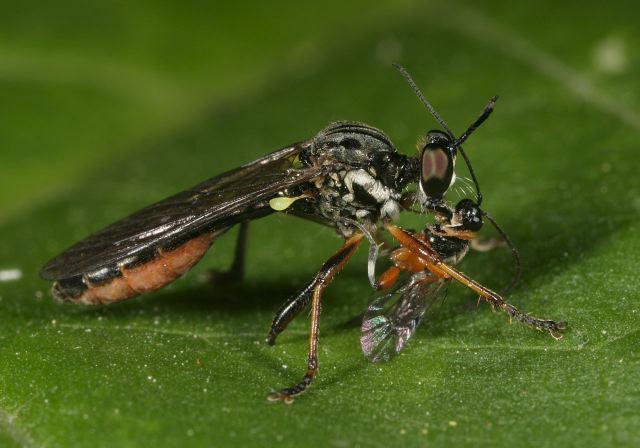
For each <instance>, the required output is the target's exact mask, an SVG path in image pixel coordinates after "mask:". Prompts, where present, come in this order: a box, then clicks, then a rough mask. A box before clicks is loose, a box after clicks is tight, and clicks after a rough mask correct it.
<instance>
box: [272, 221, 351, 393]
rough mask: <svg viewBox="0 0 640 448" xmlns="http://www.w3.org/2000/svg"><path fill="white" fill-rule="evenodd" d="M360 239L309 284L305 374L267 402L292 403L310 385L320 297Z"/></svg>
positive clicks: (346, 246) (314, 365) (315, 356)
mask: <svg viewBox="0 0 640 448" xmlns="http://www.w3.org/2000/svg"><path fill="white" fill-rule="evenodd" d="M362 238H363V235H362V234H357V235H354V236H352V237H351V238H349V239H348V240H347V241H345V243H344V245H343V246H342V247H341V248H340V250H339V251H338V252H336V253H335V254H334V255H333V256H332V257H331V258H329V259H328V260H327V261H326V262H325V263H324V264H323V265H322V267H321V268H320V271H319V272H318V274H316V277H315V278H314V280H313V281H312V282H311V283H310V284H309V286H311V285H313V289H312V291H313V292H312V293H311V330H310V331H309V354H308V356H307V372H306V373H305V375H304V377H303V378H302V380H301V381H300V382H299V383H297V384H295V385H294V386H292V387H288V388H286V389H282V390H281V391H280V392H275V393H273V394H271V395H269V396H268V397H267V399H268V400H269V401H283V402H284V403H287V404H290V403H293V399H294V397H295V396H296V395H299V394H301V393H302V392H304V391H305V390H306V389H307V387H309V385H310V384H311V381H312V380H313V377H314V375H315V374H316V371H317V370H318V336H319V334H320V309H321V303H320V299H321V297H322V292H323V291H324V289H325V288H326V287H327V286H328V285H329V283H331V280H333V278H334V277H335V276H336V274H338V273H339V272H340V271H341V270H342V268H344V266H345V265H346V264H347V261H349V259H350V258H351V256H352V255H353V254H354V252H355V251H356V249H357V247H358V245H359V244H360V242H361V241H362ZM303 291H304V290H303ZM292 302H295V300H294V301H290V302H288V303H292ZM282 314H285V313H282Z"/></svg>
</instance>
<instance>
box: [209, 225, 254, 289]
mask: <svg viewBox="0 0 640 448" xmlns="http://www.w3.org/2000/svg"><path fill="white" fill-rule="evenodd" d="M248 229H249V221H242V222H241V223H240V228H239V229H238V237H237V239H236V250H235V252H234V255H233V261H232V262H231V266H230V267H229V269H228V270H226V271H218V270H215V269H212V270H210V271H208V272H207V273H206V274H205V280H206V281H207V282H209V283H213V284H217V285H220V284H222V285H226V284H230V283H239V282H241V281H242V280H243V279H244V266H245V258H246V253H247V230H248Z"/></svg>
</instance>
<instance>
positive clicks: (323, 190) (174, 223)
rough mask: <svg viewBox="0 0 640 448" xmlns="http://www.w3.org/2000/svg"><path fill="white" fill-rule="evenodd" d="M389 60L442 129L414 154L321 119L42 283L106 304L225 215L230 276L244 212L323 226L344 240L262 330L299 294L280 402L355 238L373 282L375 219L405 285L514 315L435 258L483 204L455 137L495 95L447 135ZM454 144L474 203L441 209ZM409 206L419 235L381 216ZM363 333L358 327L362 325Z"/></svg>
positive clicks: (155, 274) (116, 231) (151, 276)
mask: <svg viewBox="0 0 640 448" xmlns="http://www.w3.org/2000/svg"><path fill="white" fill-rule="evenodd" d="M397 68H398V69H399V70H400V72H401V73H402V74H403V76H405V78H406V79H407V80H408V81H409V83H410V85H411V86H412V87H413V88H414V90H415V91H416V93H417V94H418V96H419V97H420V99H421V100H422V102H423V103H424V104H425V105H426V106H427V108H428V109H429V110H430V112H431V113H432V114H433V115H434V116H435V117H436V119H437V120H438V121H439V122H440V124H441V125H442V126H443V127H444V129H445V130H444V131H431V132H429V133H428V134H427V136H426V139H425V141H424V144H423V145H422V148H421V153H420V155H419V156H417V157H415V156H407V155H404V154H400V153H398V151H397V150H396V148H395V147H394V145H393V144H392V143H391V141H390V140H389V138H388V137H387V136H386V135H385V134H384V133H383V132H382V131H380V130H378V129H376V128H374V127H371V126H369V125H366V124H363V123H357V122H349V121H344V122H336V123H332V124H330V125H329V126H327V127H326V128H325V129H323V130H322V131H320V133H318V135H316V136H315V137H313V138H311V139H309V140H305V141H301V142H298V143H295V144H292V145H290V146H287V147H285V148H283V149H280V150H278V151H275V152H273V153H271V154H268V155H266V156H264V157H261V158H259V159H257V160H255V161H253V162H250V163H248V164H246V165H243V166H241V167H239V168H236V169H234V170H231V171H228V172H226V173H223V174H220V175H218V176H216V177H213V178H211V179H209V180H207V181H204V182H203V183H200V184H198V185H196V186H194V187H193V188H190V189H188V190H186V191H183V192H181V193H178V194H176V195H174V196H171V197H169V198H167V199H165V200H163V201H160V202H158V203H156V204H153V205H151V206H148V207H146V208H144V209H142V210H140V211H138V212H135V213H133V214H132V215H130V216H128V217H126V218H124V219H122V220H120V221H117V222H116V223H114V224H112V225H110V226H108V227H106V228H105V229H103V230H100V231H98V232H96V233H94V234H92V235H90V236H89V237H87V238H86V239H84V240H82V241H80V242H79V243H77V244H75V245H74V246H72V247H71V248H69V249H67V250H66V251H64V252H63V253H62V254H60V255H58V256H57V257H55V258H53V259H52V260H51V261H49V262H48V263H47V264H46V265H45V266H44V267H43V268H42V270H41V271H40V275H41V277H42V278H44V279H46V280H52V281H54V282H55V283H54V285H53V294H54V296H55V297H57V298H58V299H61V300H65V301H71V302H76V303H81V304H87V305H94V304H108V303H113V302H117V301H120V300H124V299H128V298H131V297H134V296H137V295H139V294H143V293H147V292H151V291H155V290H157V289H160V288H162V287H164V286H165V285H167V284H169V283H171V282H172V281H174V280H175V279H176V278H178V277H179V276H181V275H182V274H183V273H185V272H186V271H187V270H188V269H190V268H191V267H192V266H193V265H194V264H196V263H197V262H198V261H199V260H200V259H201V257H202V256H203V255H204V254H205V252H206V251H207V249H209V247H210V246H211V245H212V244H213V242H214V241H215V240H216V239H217V238H218V237H220V236H221V235H222V234H224V233H225V232H227V231H228V230H229V229H230V228H232V227H233V226H234V225H236V224H240V226H241V228H240V232H239V237H238V242H237V249H236V255H235V259H234V262H233V264H232V267H231V269H230V270H229V272H228V273H227V275H228V276H230V277H231V278H235V279H239V278H241V276H242V272H243V260H244V246H245V244H244V239H245V235H246V232H247V226H248V222H249V221H250V220H253V219H258V218H262V217H264V216H267V215H270V214H272V213H274V212H281V213H286V214H290V215H295V216H299V217H303V218H307V219H310V220H313V221H316V222H319V223H322V224H325V225H327V226H330V227H333V228H334V229H335V230H336V231H337V233H338V234H339V235H340V236H341V237H342V238H343V239H344V244H343V245H342V247H341V248H340V249H339V250H338V251H337V252H336V253H335V254H334V255H333V256H331V257H330V258H329V259H328V260H327V261H326V262H325V263H324V264H323V265H322V267H321V268H320V271H319V272H318V273H317V274H316V276H315V277H314V278H313V279H312V280H311V281H310V282H309V283H308V284H307V285H306V286H304V287H303V288H302V289H301V290H300V291H299V292H298V293H296V294H295V295H294V296H293V297H291V298H290V299H289V300H288V301H287V302H286V303H285V304H284V305H283V306H282V308H281V309H280V310H279V311H278V313H277V314H276V316H275V318H274V320H273V323H272V325H271V330H270V331H269V334H268V337H267V341H268V343H269V344H274V343H275V340H276V337H277V336H278V334H279V333H281V332H282V331H283V330H284V329H285V328H286V326H287V324H288V323H289V322H290V321H291V320H292V319H293V318H294V317H296V316H297V315H298V314H299V313H300V312H301V311H302V310H303V309H305V308H306V307H308V306H309V305H311V329H310V335H309V355H308V359H307V371H306V373H305V375H304V377H303V378H302V380H301V381H300V382H299V383H297V384H295V385H294V386H292V387H289V388H285V389H282V390H281V391H280V392H277V393H273V394H271V395H270V396H269V399H270V400H274V401H284V402H286V403H290V402H292V401H293V397H294V396H296V395H298V394H300V393H302V392H304V391H305V389H306V388H307V387H308V386H309V384H310V383H311V381H312V379H313V377H314V375H315V373H316V371H317V369H318V334H319V319H320V309H321V298H322V293H323V291H324V289H325V288H326V287H327V286H328V285H329V283H330V282H331V280H332V279H333V278H334V277H335V275H336V274H338V273H339V272H340V271H341V270H342V269H343V268H344V266H345V264H346V263H347V261H348V260H349V259H350V258H351V256H352V255H353V254H354V252H355V251H356V248H357V247H358V246H359V245H360V243H361V242H362V241H363V240H364V239H365V238H366V239H368V240H369V241H370V242H371V243H372V245H371V250H370V253H369V279H370V282H371V283H372V284H374V283H376V281H375V276H374V269H375V263H376V258H377V249H378V246H377V241H378V240H379V232H380V231H381V230H382V229H387V230H388V231H389V232H390V233H391V234H392V235H393V236H394V237H395V238H396V239H397V240H398V241H399V243H400V244H401V245H402V247H403V248H404V249H402V250H405V251H407V253H409V254H411V257H413V258H415V260H416V263H415V265H416V266H418V269H413V268H408V267H407V265H404V264H402V263H398V261H397V260H398V259H399V258H400V257H399V256H396V255H392V259H393V260H394V262H395V263H396V265H397V269H401V270H402V269H404V270H409V271H411V272H412V275H411V283H410V284H409V285H408V286H405V288H409V289H411V290H412V291H413V290H418V291H419V292H420V293H426V294H427V295H429V291H426V289H427V287H426V286H425V287H423V286H420V287H419V288H416V287H415V286H412V285H414V284H420V285H423V284H426V283H429V282H430V283H439V282H441V281H444V280H440V279H448V278H453V279H455V280H457V281H460V282H462V283H464V284H466V285H467V286H469V287H470V288H472V289H474V291H476V292H477V293H478V294H480V295H481V296H482V297H484V298H486V299H487V300H489V302H490V303H492V304H494V305H495V306H498V307H500V308H503V309H506V310H507V311H508V310H510V309H513V310H514V311H513V312H512V313H510V314H511V315H513V316H515V317H518V318H519V316H521V315H520V314H518V313H517V311H515V308H513V307H511V306H510V305H506V304H504V301H502V299H501V298H499V296H498V295H497V294H495V293H492V292H491V291H489V290H487V289H486V288H483V287H482V286H480V285H478V284H477V283H475V282H473V281H472V280H470V279H469V278H467V277H466V276H464V275H463V274H461V273H459V272H458V271H456V270H455V269H453V268H452V267H451V266H450V265H449V264H447V262H450V261H451V260H452V256H454V257H459V254H458V253H462V252H464V251H466V245H467V241H468V240H469V239H470V237H471V235H472V234H473V232H475V231H476V230H477V229H478V224H477V222H476V221H477V220H481V219H482V216H483V212H481V211H480V209H479V203H480V200H481V195H480V192H479V189H478V188H477V180H476V178H475V174H474V173H473V170H472V169H471V165H470V164H469V160H468V158H467V156H466V154H465V153H464V150H463V149H462V146H461V145H462V143H463V142H464V141H465V140H466V139H467V138H468V137H469V135H471V133H472V132H473V131H474V130H475V129H476V128H477V127H478V126H479V125H480V124H482V123H483V122H484V121H485V120H486V119H487V117H488V116H489V115H490V114H491V112H492V111H493V105H494V101H495V100H494V99H492V100H491V101H490V102H489V104H488V105H487V106H486V107H485V109H484V110H483V112H482V114H481V115H480V116H479V118H478V119H477V120H476V121H475V122H474V123H473V124H472V125H471V126H470V127H469V128H468V129H467V130H466V131H465V132H464V133H463V134H462V135H461V137H460V138H455V137H454V135H453V133H452V132H451V131H450V130H449V128H448V127H447V126H446V124H445V123H444V121H442V119H441V118H440V117H439V115H438V114H437V113H436V112H435V111H434V110H433V108H432V107H431V106H430V105H429V103H428V102H427V101H426V100H425V99H424V96H422V94H421V93H420V91H419V90H418V88H417V86H416V85H415V83H414V82H413V80H412V79H411V78H410V76H409V75H408V73H407V72H406V71H405V70H404V69H403V68H401V67H397ZM458 153H460V154H461V155H462V156H463V158H464V160H465V162H466V163H467V165H468V166H469V170H470V174H471V177H472V178H473V180H474V182H475V184H476V191H477V192H478V195H477V202H478V204H477V205H474V207H471V206H469V207H467V206H460V207H458V208H456V209H453V208H452V207H451V206H450V205H449V204H448V203H447V201H446V200H445V193H446V192H447V190H448V189H449V187H450V186H451V185H452V184H453V183H454V182H455V170H454V168H455V160H456V156H457V154H458ZM411 184H417V189H414V190H413V191H412V190H411V189H410V188H409V187H410V185H411ZM414 207H418V208H419V210H420V211H421V212H423V213H435V214H436V215H437V216H440V217H441V218H440V219H441V220H442V225H441V226H440V227H437V228H436V227H427V231H426V232H428V233H424V234H423V235H419V234H412V233H408V232H405V231H403V230H401V229H399V228H397V227H394V226H393V225H392V224H391V223H392V222H393V221H394V220H395V219H396V218H397V217H398V215H399V214H400V212H401V211H402V210H405V209H412V208H414ZM469 219H471V220H472V221H473V225H471V224H469ZM465 220H466V221H465ZM430 234H433V235H435V237H436V239H438V241H440V240H439V238H444V240H442V241H445V240H446V241H450V242H451V243H452V244H453V248H450V247H449V245H447V244H439V243H438V244H434V242H435V241H431V240H430V239H429V238H430V237H425V236H424V235H430ZM399 250H400V249H399ZM395 253H397V252H394V254H395ZM390 277H393V274H392V273H387V274H386V276H383V283H384V284H386V285H388V284H390V283H392V281H391V280H390ZM423 277H424V278H426V279H428V280H425V279H423ZM436 279H437V280H436ZM383 286H384V285H383ZM412 297H413V296H411V298H409V299H406V298H404V299H403V300H404V301H405V302H410V303H411V304H413V302H414V301H416V300H417V299H414V298H412ZM505 307H507V308H505ZM509 307H510V308H509ZM396 314H397V313H396ZM523 316H524V315H523ZM521 320H524V321H525V322H526V323H528V324H530V325H532V326H534V327H536V328H538V329H542V330H546V331H548V332H549V333H551V334H552V335H553V336H554V337H559V335H560V333H559V332H560V330H561V329H562V324H560V323H555V322H553V321H546V320H540V319H534V318H527V319H521ZM393 328H395V329H396V330H397V329H398V328H399V326H398V325H395V324H394V325H393ZM368 334H369V333H367V332H365V337H367V335H368ZM373 339H375V338H373ZM373 345H375V342H374V343H373ZM365 353H367V349H365Z"/></svg>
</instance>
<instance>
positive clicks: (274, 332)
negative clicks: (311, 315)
mask: <svg viewBox="0 0 640 448" xmlns="http://www.w3.org/2000/svg"><path fill="white" fill-rule="evenodd" d="M317 284H318V278H317V276H316V277H314V279H313V280H311V281H310V282H309V283H308V284H307V285H306V286H305V287H304V288H302V289H301V290H300V291H298V292H297V293H296V295H294V296H293V297H291V298H290V299H289V300H287V301H286V302H285V304H284V305H282V307H281V308H280V309H279V310H278V312H277V313H276V316H275V317H274V318H273V322H272V323H271V329H270V330H269V334H268V335H267V344H269V345H274V344H275V343H276V338H277V337H278V335H279V334H280V333H282V332H283V331H284V329H285V328H287V325H289V322H291V321H292V320H293V319H295V318H296V316H297V315H298V314H300V312H301V311H302V310H303V309H305V308H306V307H307V305H309V303H311V299H312V298H313V290H314V289H315V287H316V285H317Z"/></svg>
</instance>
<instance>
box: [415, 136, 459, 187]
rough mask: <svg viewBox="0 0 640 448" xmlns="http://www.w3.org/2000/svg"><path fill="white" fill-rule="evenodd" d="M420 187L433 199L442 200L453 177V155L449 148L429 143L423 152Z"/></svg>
mask: <svg viewBox="0 0 640 448" xmlns="http://www.w3.org/2000/svg"><path fill="white" fill-rule="evenodd" d="M421 168H422V169H421V171H420V187H421V188H422V191H423V193H424V194H426V195H427V196H428V197H431V198H441V197H443V196H444V194H445V193H446V192H447V190H448V189H449V186H450V185H451V179H452V177H453V154H452V153H451V151H450V150H449V148H448V147H447V146H444V145H440V144H435V143H427V144H426V145H425V147H424V149H423V151H422V167H421Z"/></svg>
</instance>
